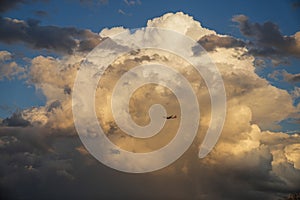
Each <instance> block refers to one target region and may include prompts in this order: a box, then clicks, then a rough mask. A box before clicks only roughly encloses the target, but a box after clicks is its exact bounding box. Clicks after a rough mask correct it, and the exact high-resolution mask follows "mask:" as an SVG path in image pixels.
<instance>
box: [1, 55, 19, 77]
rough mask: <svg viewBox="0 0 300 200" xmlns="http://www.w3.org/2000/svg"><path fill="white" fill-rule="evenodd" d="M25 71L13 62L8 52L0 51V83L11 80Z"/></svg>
mask: <svg viewBox="0 0 300 200" xmlns="http://www.w3.org/2000/svg"><path fill="white" fill-rule="evenodd" d="M24 71H25V69H24V68H23V67H20V66H19V65H18V64H17V63H16V62H15V61H13V58H12V54H11V53H10V52H8V51H0V81H1V80H3V79H4V78H7V79H9V80H10V79H12V78H14V77H16V76H18V75H20V74H22V73H23V72H24Z"/></svg>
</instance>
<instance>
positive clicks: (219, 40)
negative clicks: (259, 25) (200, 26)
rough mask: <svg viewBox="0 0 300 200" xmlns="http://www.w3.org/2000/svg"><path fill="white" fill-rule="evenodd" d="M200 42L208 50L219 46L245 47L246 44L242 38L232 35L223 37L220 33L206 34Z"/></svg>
mask: <svg viewBox="0 0 300 200" xmlns="http://www.w3.org/2000/svg"><path fill="white" fill-rule="evenodd" d="M198 43H199V44H201V45H202V46H203V48H204V49H205V50H206V51H213V50H214V49H215V48H217V47H223V48H234V47H244V46H245V45H246V43H245V42H243V41H242V40H239V39H236V38H233V37H230V36H224V37H221V36H218V35H206V36H204V37H202V38H201V39H200V40H199V41H198Z"/></svg>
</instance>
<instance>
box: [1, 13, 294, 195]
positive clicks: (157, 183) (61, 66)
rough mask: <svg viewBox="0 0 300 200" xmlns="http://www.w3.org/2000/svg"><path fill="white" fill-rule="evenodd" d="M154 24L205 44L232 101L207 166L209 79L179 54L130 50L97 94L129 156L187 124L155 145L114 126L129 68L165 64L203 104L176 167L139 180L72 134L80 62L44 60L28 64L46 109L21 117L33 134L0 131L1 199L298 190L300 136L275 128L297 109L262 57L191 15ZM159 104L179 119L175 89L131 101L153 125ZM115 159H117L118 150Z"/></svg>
mask: <svg viewBox="0 0 300 200" xmlns="http://www.w3.org/2000/svg"><path fill="white" fill-rule="evenodd" d="M179 22H180V23H179ZM178 24H180V26H178ZM148 26H149V27H153V26H154V27H162V28H168V29H172V30H174V31H178V32H180V33H182V34H185V35H187V36H189V37H192V38H193V39H195V41H201V40H202V41H206V40H207V47H208V49H211V51H208V54H209V56H210V58H211V59H212V60H213V61H214V63H215V64H216V66H217V67H218V69H219V70H220V73H221V75H222V77H223V80H224V84H225V88H226V95H227V99H228V102H227V108H228V110H227V117H226V122H225V125H224V129H223V132H222V135H221V138H220V140H219V142H218V144H217V146H216V147H215V148H214V150H213V151H212V152H211V153H210V154H209V155H208V156H207V157H206V158H204V159H198V157H197V154H198V150H199V144H201V142H202V140H203V136H204V135H205V132H206V129H207V127H208V126H209V122H210V97H209V94H208V91H207V89H206V86H205V83H204V81H203V80H202V79H201V77H200V76H199V75H197V73H196V72H195V70H194V69H193V68H192V67H191V66H190V64H189V63H187V62H186V61H185V60H184V59H182V58H180V57H179V56H176V55H173V54H170V53H169V52H165V51H159V50H153V49H147V50H139V51H136V52H131V53H130V54H128V55H124V56H121V57H119V58H118V59H117V60H116V61H115V62H114V63H113V64H112V65H111V66H110V67H109V70H107V72H106V73H105V76H103V79H101V80H100V82H99V85H98V86H99V87H98V88H97V91H96V94H95V101H96V105H97V107H96V109H97V110H96V114H97V116H98V117H99V118H100V119H101V120H100V121H99V123H100V125H101V126H102V128H103V129H104V131H105V132H106V134H107V137H108V138H109V139H110V140H111V141H112V142H114V143H115V144H117V145H118V146H120V147H122V148H124V149H127V150H130V151H136V152H145V151H151V150H153V149H157V148H160V147H161V146H164V145H165V144H166V143H168V142H169V141H170V139H171V138H172V137H173V136H174V133H175V132H176V130H177V127H178V124H179V121H177V120H173V121H169V122H168V123H166V125H165V127H164V129H163V130H162V133H163V134H160V135H158V136H157V137H156V136H155V137H153V138H150V139H149V141H148V140H146V141H145V140H138V139H135V138H132V137H129V136H128V135H126V134H123V133H122V131H121V130H120V129H119V128H118V127H117V126H116V123H115V122H114V120H113V117H112V113H111V109H110V98H111V93H112V89H113V87H114V84H115V83H116V82H117V81H118V80H119V78H120V76H122V75H123V74H124V72H125V71H127V70H129V69H131V68H132V67H134V66H137V65H141V64H148V63H151V62H152V61H154V62H159V63H161V64H165V65H167V66H170V67H172V68H174V69H176V70H178V71H179V72H180V73H181V74H183V75H184V76H185V77H186V78H187V80H188V81H189V82H190V83H191V86H192V87H193V89H194V90H195V93H196V95H197V97H198V99H199V106H200V108H201V120H200V126H199V127H200V128H199V131H198V134H197V137H196V139H195V141H194V143H193V144H192V146H191V147H190V148H189V150H188V151H187V152H186V153H185V154H184V155H183V156H182V157H181V158H180V159H179V160H178V161H176V162H175V163H173V164H172V165H171V166H169V167H166V168H164V169H162V170H160V171H157V172H152V173H147V174H139V175H137V174H135V175H133V174H127V173H121V172H117V171H115V170H112V169H110V168H108V167H105V166H103V165H102V164H100V163H99V162H98V161H96V160H95V159H94V158H93V157H92V156H91V155H90V154H89V153H88V151H87V150H86V149H85V148H84V147H83V146H82V144H81V142H80V140H79V138H78V136H77V134H76V131H75V130H74V124H73V115H72V99H71V95H70V94H72V88H73V83H74V80H75V77H76V74H77V71H78V69H79V68H80V64H81V63H82V61H83V57H82V55H81V54H80V53H79V52H74V54H72V55H64V56H62V57H61V58H53V57H44V56H37V57H35V58H33V59H32V60H31V62H30V66H29V70H30V71H29V73H28V79H29V82H30V83H31V84H34V85H35V86H36V88H38V89H39V90H41V91H42V92H43V94H44V95H45V96H46V98H47V103H46V105H45V106H41V107H34V108H30V109H26V110H23V111H22V118H23V119H24V120H27V121H29V122H30V124H31V125H32V126H31V127H23V128H20V127H0V148H1V151H0V154H1V155H0V172H1V173H0V177H1V181H0V188H1V190H3V191H4V193H3V194H5V195H6V196H9V197H10V198H15V199H20V198H21V197H23V196H28V197H32V198H36V199H41V198H43V199H54V198H66V199H69V198H72V199H83V198H92V199H96V198H107V199H119V198H132V199H207V200H216V199H266V200H273V199H279V198H283V197H286V196H287V195H288V194H289V193H294V192H297V191H299V188H300V185H299V183H300V181H299V180H300V175H299V174H300V173H299V172H300V169H299V155H300V152H299V145H298V144H299V143H300V136H299V134H297V133H295V134H287V133H283V132H272V131H270V129H275V128H277V126H278V122H280V121H282V120H284V119H286V118H288V117H290V116H291V115H293V114H294V113H296V112H297V111H298V108H297V107H295V106H294V105H293V103H294V102H293V97H292V96H291V95H290V94H289V93H288V92H287V91H285V90H282V89H279V88H276V87H274V86H272V85H270V84H269V82H268V81H267V80H266V79H263V78H261V77H259V76H258V75H257V74H256V73H255V66H253V61H254V60H255V58H254V57H253V56H252V55H251V54H249V52H248V49H247V48H244V46H243V45H242V43H241V45H240V44H239V42H237V41H238V40H236V39H235V38H233V37H230V36H223V35H217V33H216V32H215V31H213V30H209V29H206V28H203V27H202V26H201V24H200V23H199V22H197V21H195V20H194V19H193V18H192V17H190V16H188V15H185V14H183V13H175V14H173V13H168V14H166V15H164V16H161V17H158V18H155V19H152V20H149V21H148ZM121 31H126V29H124V28H122V27H118V28H113V29H104V30H102V31H101V33H100V35H101V37H109V36H111V35H114V34H117V33H119V32H121ZM128 34H139V33H138V32H134V33H130V32H128ZM202 38H203V39H202ZM219 42H220V43H219ZM236 42H237V44H236ZM218 43H219V44H218ZM232 47H234V48H232ZM3 55H5V54H3ZM3 57H5V56H3ZM153 103H160V104H162V105H164V106H165V108H166V110H167V111H168V112H172V113H176V114H177V113H180V110H179V108H178V102H177V101H176V97H175V96H174V95H173V94H172V93H171V92H170V91H169V90H168V89H167V88H164V87H160V86H156V85H154V86H153V85H152V86H145V87H142V88H139V89H138V90H137V91H136V92H135V93H134V94H133V96H132V98H131V100H130V103H129V108H130V112H131V114H132V118H133V119H134V120H135V121H136V122H137V123H138V124H141V125H144V124H147V123H148V122H149V116H148V113H147V111H148V108H149V107H150V106H151V105H152V104H153ZM178 116H179V115H178ZM111 153H112V157H111V158H110V159H113V156H115V155H117V153H116V151H113V150H112V152H111ZM126 164H128V165H134V164H135V163H126ZM99 180H100V181H99ZM29 183H30V184H29ZM36 187H38V188H39V190H36ZM12 191H15V192H12ZM115 191H118V192H115ZM57 194H61V196H59V197H57V196H56V195H57Z"/></svg>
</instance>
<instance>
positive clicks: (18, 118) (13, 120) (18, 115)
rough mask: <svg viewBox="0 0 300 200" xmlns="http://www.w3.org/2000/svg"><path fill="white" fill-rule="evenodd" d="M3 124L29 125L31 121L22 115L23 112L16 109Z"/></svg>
mask: <svg viewBox="0 0 300 200" xmlns="http://www.w3.org/2000/svg"><path fill="white" fill-rule="evenodd" d="M2 125H4V126H20V127H25V126H29V125H30V122H29V121H27V120H25V119H24V118H23V116H22V112H20V111H16V112H14V113H13V114H12V116H11V117H8V118H6V119H4V120H3V121H2Z"/></svg>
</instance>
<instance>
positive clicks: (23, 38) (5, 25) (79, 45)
mask: <svg viewBox="0 0 300 200" xmlns="http://www.w3.org/2000/svg"><path fill="white" fill-rule="evenodd" d="M39 23H40V22H39V21H37V20H32V19H31V20H27V21H23V20H17V19H10V18H2V17H1V18H0V41H1V42H4V43H8V44H10V43H17V42H23V43H25V44H27V45H28V46H30V47H32V48H34V49H47V50H51V51H55V52H60V53H68V54H72V53H73V52H74V51H75V50H78V51H88V50H91V49H92V48H93V47H95V46H96V45H97V44H99V42H100V40H101V38H100V36H99V35H98V34H95V33H93V32H92V31H90V30H86V29H77V28H75V27H66V28H65V27H58V26H41V25H40V24H39ZM78 41H79V42H78Z"/></svg>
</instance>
